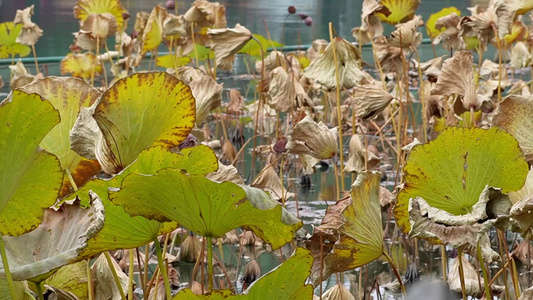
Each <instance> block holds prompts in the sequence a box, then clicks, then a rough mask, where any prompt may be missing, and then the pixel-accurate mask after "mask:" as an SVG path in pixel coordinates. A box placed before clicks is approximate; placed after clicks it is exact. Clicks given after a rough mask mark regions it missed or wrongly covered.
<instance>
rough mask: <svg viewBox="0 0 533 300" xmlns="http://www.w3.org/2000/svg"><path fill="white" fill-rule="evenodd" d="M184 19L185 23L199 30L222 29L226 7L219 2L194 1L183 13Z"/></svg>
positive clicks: (224, 23)
mask: <svg viewBox="0 0 533 300" xmlns="http://www.w3.org/2000/svg"><path fill="white" fill-rule="evenodd" d="M184 18H185V20H187V22H190V23H195V24H196V26H197V27H199V28H205V27H214V28H224V27H226V7H225V6H224V5H222V4H220V3H219V2H209V1H207V0H196V1H194V2H193V3H192V5H191V8H189V10H187V12H185V14H184Z"/></svg>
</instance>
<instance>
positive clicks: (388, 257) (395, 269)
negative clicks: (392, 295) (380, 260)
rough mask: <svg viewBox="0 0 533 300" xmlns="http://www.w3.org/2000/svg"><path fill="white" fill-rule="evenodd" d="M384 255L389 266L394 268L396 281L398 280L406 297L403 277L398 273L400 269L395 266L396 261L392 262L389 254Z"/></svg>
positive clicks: (384, 253)
mask: <svg viewBox="0 0 533 300" xmlns="http://www.w3.org/2000/svg"><path fill="white" fill-rule="evenodd" d="M383 255H384V256H385V257H386V258H387V260H388V261H389V264H390V266H391V268H392V271H393V272H394V275H396V279H398V283H399V284H400V288H401V289H402V293H403V294H404V295H405V286H404V285H403V281H402V276H400V272H398V269H397V268H396V265H395V264H394V261H392V257H390V256H389V255H388V254H387V252H385V251H383Z"/></svg>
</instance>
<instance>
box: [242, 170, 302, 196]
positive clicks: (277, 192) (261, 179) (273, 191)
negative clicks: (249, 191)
mask: <svg viewBox="0 0 533 300" xmlns="http://www.w3.org/2000/svg"><path fill="white" fill-rule="evenodd" d="M251 186H253V187H256V188H259V189H262V190H263V191H265V192H268V193H269V194H270V196H272V198H274V200H277V201H284V200H286V199H289V198H291V197H294V193H291V192H288V191H287V188H286V187H285V186H284V184H283V183H282V182H281V179H280V177H279V176H278V173H276V171H275V170H274V167H272V166H266V167H265V168H264V169H263V170H261V172H260V174H259V176H257V177H256V178H255V180H254V182H252V185H251Z"/></svg>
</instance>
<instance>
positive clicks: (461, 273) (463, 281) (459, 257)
mask: <svg viewBox="0 0 533 300" xmlns="http://www.w3.org/2000/svg"><path fill="white" fill-rule="evenodd" d="M457 252H458V253H459V254H458V255H457V259H458V260H459V279H460V281H461V292H462V293H463V300H466V286H465V273H464V268H463V250H462V249H461V248H459V249H457Z"/></svg>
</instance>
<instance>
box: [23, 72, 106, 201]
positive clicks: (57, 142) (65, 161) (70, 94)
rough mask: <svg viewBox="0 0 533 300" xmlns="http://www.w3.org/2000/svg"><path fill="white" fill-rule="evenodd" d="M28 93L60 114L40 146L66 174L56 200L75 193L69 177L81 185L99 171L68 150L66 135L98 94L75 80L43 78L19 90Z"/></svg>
mask: <svg viewBox="0 0 533 300" xmlns="http://www.w3.org/2000/svg"><path fill="white" fill-rule="evenodd" d="M20 90H21V91H23V92H25V93H28V94H33V93H35V94H38V95H39V96H41V97H42V98H43V99H45V100H47V101H49V102H50V103H51V104H52V105H53V106H54V108H55V109H56V110H57V111H58V112H59V115H60V118H61V122H60V123H59V124H58V125H57V126H55V127H54V128H53V129H52V130H50V132H49V133H48V134H47V135H46V137H45V138H44V139H43V140H42V142H41V143H40V147H41V148H43V149H44V150H46V151H48V152H50V153H52V154H54V155H55V156H57V158H59V162H60V163H61V168H62V169H63V172H64V173H65V176H64V178H63V187H62V189H61V193H60V195H59V198H62V197H64V196H66V195H68V194H70V193H72V192H73V191H74V187H72V185H71V183H70V180H69V176H72V179H73V180H74V182H75V183H76V186H78V187H79V186H82V185H83V184H85V183H86V182H87V181H88V180H89V179H90V178H91V177H92V176H93V175H95V174H97V173H98V172H99V171H100V165H99V164H98V162H97V161H96V160H89V159H85V158H83V157H82V156H80V155H79V154H77V153H76V152H74V151H72V150H71V149H70V142H69V140H68V139H66V138H65V137H67V136H68V135H69V132H70V130H71V129H72V126H73V125H74V122H75V121H76V117H77V115H78V113H79V111H80V110H81V108H82V107H89V106H91V105H92V104H93V103H94V102H95V101H96V99H97V98H98V97H99V96H100V92H99V91H98V90H97V89H95V88H93V87H92V86H91V85H90V84H88V83H87V82H85V81H83V80H81V79H77V78H65V77H63V78H61V77H46V78H44V79H42V80H38V81H35V82H33V83H30V84H28V85H25V86H23V87H22V88H20Z"/></svg>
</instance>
